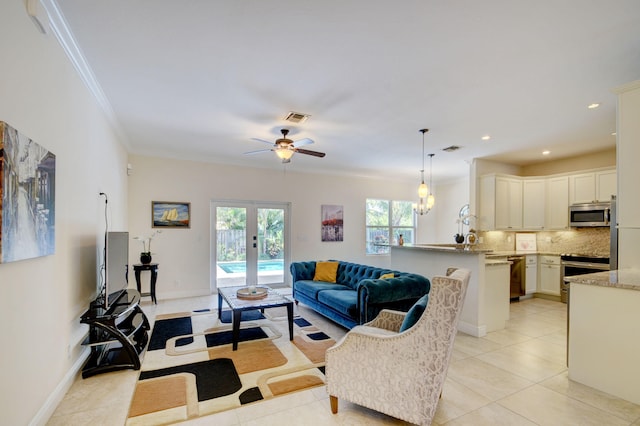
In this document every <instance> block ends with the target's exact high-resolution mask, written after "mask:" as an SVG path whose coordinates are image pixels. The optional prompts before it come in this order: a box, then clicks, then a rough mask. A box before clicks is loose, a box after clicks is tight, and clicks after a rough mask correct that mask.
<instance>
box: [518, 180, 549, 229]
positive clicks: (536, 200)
mask: <svg viewBox="0 0 640 426" xmlns="http://www.w3.org/2000/svg"><path fill="white" fill-rule="evenodd" d="M545 192H546V191H545V179H525V180H523V181H522V228H523V229H530V230H536V229H537V230H542V229H544V227H545V204H546V197H545Z"/></svg>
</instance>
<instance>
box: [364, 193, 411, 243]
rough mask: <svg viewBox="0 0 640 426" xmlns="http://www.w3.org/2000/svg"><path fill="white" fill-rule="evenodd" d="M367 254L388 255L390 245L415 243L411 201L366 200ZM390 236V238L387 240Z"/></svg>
mask: <svg viewBox="0 0 640 426" xmlns="http://www.w3.org/2000/svg"><path fill="white" fill-rule="evenodd" d="M366 214H367V219H366V227H367V236H366V244H367V254H388V253H389V245H390V244H398V238H400V234H402V238H403V239H404V242H405V243H413V242H415V241H414V240H415V234H416V222H415V214H414V213H413V203H412V202H411V201H390V200H373V199H367V209H366ZM389 236H391V237H392V238H389Z"/></svg>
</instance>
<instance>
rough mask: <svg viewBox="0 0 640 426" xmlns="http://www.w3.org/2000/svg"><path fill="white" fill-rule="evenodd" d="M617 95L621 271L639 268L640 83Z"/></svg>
mask: <svg viewBox="0 0 640 426" xmlns="http://www.w3.org/2000/svg"><path fill="white" fill-rule="evenodd" d="M615 92H616V93H617V94H618V114H617V145H616V156H617V165H618V188H617V189H618V205H617V207H618V268H619V269H623V268H640V245H638V241H640V214H638V212H640V196H638V182H640V167H638V158H640V144H639V143H638V141H640V120H638V117H639V116H640V80H638V81H634V82H632V83H629V84H626V85H624V86H622V87H618V88H616V89H615Z"/></svg>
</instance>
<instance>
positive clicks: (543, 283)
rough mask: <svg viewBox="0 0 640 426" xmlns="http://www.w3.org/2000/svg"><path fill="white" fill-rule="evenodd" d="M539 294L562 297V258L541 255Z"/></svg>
mask: <svg viewBox="0 0 640 426" xmlns="http://www.w3.org/2000/svg"><path fill="white" fill-rule="evenodd" d="M538 269H539V271H538V272H539V281H538V283H539V286H538V292H539V293H544V294H550V295H553V296H560V256H549V255H541V256H540V259H539V268H538Z"/></svg>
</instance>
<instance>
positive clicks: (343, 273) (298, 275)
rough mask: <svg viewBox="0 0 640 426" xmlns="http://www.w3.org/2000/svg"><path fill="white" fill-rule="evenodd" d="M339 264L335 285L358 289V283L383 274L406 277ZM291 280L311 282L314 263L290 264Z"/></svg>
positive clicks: (366, 266)
mask: <svg viewBox="0 0 640 426" xmlns="http://www.w3.org/2000/svg"><path fill="white" fill-rule="evenodd" d="M337 262H339V265H338V271H337V273H336V283H338V284H343V285H346V286H349V287H351V288H352V289H354V290H357V289H358V283H359V282H360V281H362V280H364V279H368V278H374V279H375V278H380V276H381V275H383V274H388V273H390V272H393V274H394V275H395V276H396V277H400V276H403V275H406V273H405V272H398V271H392V270H390V269H383V268H378V267H375V266H368V265H360V264H358V263H349V262H343V261H337ZM290 269H291V273H292V275H293V280H294V281H297V280H312V279H313V276H314V274H315V270H316V262H314V261H307V262H293V263H292V264H291V268H290Z"/></svg>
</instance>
